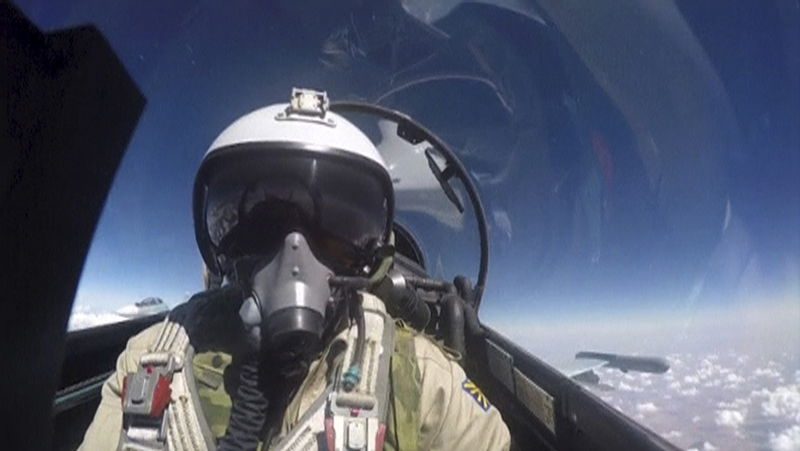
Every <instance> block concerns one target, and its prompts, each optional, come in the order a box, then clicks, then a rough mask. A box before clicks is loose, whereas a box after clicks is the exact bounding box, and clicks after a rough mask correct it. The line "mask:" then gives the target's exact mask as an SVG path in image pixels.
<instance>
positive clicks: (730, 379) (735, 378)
mask: <svg viewBox="0 0 800 451" xmlns="http://www.w3.org/2000/svg"><path fill="white" fill-rule="evenodd" d="M725 382H727V383H728V384H732V385H738V384H741V383H742V382H744V378H743V377H742V376H739V375H736V374H734V373H730V374H728V375H727V376H725Z"/></svg>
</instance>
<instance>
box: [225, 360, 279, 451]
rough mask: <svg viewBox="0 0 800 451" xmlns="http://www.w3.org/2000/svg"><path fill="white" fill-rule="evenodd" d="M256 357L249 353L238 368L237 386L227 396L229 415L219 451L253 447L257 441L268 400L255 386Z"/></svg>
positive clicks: (259, 438)
mask: <svg viewBox="0 0 800 451" xmlns="http://www.w3.org/2000/svg"><path fill="white" fill-rule="evenodd" d="M258 375H259V370H258V359H257V357H255V356H253V357H251V358H249V359H247V360H246V362H245V363H244V364H242V365H241V367H240V373H239V385H238V386H237V387H236V390H235V392H234V393H233V394H232V395H233V396H231V403H232V405H231V417H230V421H229V423H228V429H227V430H226V431H225V435H224V436H223V437H222V438H221V439H220V440H219V444H218V445H217V449H218V450H219V451H240V450H242V451H243V450H248V451H249V450H254V449H256V448H257V447H258V442H259V441H260V440H261V434H262V430H263V428H264V420H265V419H266V416H267V407H269V402H268V401H267V398H266V396H264V393H263V392H262V390H261V389H260V388H259V384H258Z"/></svg>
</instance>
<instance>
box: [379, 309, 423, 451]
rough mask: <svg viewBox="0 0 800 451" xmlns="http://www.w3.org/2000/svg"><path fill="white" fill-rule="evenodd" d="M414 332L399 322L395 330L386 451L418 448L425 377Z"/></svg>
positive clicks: (390, 375) (390, 374)
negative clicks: (418, 356) (420, 368)
mask: <svg viewBox="0 0 800 451" xmlns="http://www.w3.org/2000/svg"><path fill="white" fill-rule="evenodd" d="M414 335H415V332H414V331H413V330H412V329H409V328H408V327H406V326H404V325H403V324H402V323H398V325H397V327H395V335H394V353H392V366H391V371H390V373H389V386H390V387H391V395H390V400H391V403H392V405H391V406H390V408H389V418H388V419H387V420H386V423H387V424H386V443H385V444H384V447H383V449H385V450H387V451H397V450H403V451H405V450H416V449H417V446H418V445H419V430H420V418H419V413H420V407H419V400H420V395H421V393H422V377H421V376H420V373H419V366H418V365H417V355H416V351H415V350H414Z"/></svg>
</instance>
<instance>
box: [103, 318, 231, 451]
mask: <svg viewBox="0 0 800 451" xmlns="http://www.w3.org/2000/svg"><path fill="white" fill-rule="evenodd" d="M149 351H150V352H148V353H146V354H144V355H142V356H141V358H140V359H139V367H138V368H137V371H136V372H132V373H128V375H127V376H126V377H125V379H124V382H123V396H122V412H123V423H122V431H121V432H120V440H119V446H118V450H121V451H155V450H172V451H184V450H186V451H188V450H198V451H212V450H214V449H215V445H214V441H213V439H212V438H211V437H212V436H211V432H210V430H209V429H208V424H206V422H205V418H204V417H203V415H202V412H201V410H200V408H199V406H200V404H199V398H198V395H197V391H196V386H195V379H194V374H193V372H192V359H193V357H194V349H193V348H192V346H191V345H190V342H189V335H188V334H187V333H186V329H184V328H183V326H181V325H180V324H178V323H176V322H173V321H171V320H170V318H169V317H167V318H166V319H165V320H164V322H163V323H162V325H161V329H160V331H159V333H158V336H157V337H156V340H155V341H154V343H153V345H152V346H151V347H150V350H149Z"/></svg>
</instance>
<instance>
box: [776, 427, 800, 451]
mask: <svg viewBox="0 0 800 451" xmlns="http://www.w3.org/2000/svg"><path fill="white" fill-rule="evenodd" d="M769 446H770V448H772V449H773V450H774V451H797V450H798V449H800V425H797V424H796V425H794V426H792V427H790V428H789V429H786V430H785V431H783V432H781V433H780V434H777V435H776V434H775V433H770V434H769Z"/></svg>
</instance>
